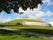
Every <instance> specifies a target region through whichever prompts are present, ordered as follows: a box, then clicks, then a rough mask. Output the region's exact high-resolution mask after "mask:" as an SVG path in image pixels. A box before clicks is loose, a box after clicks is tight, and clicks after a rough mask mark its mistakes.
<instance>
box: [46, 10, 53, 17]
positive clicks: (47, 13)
mask: <svg viewBox="0 0 53 40" xmlns="http://www.w3.org/2000/svg"><path fill="white" fill-rule="evenodd" d="M45 15H46V16H52V15H53V12H51V11H47V12H46V14H45Z"/></svg>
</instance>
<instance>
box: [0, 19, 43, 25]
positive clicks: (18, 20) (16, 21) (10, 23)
mask: <svg viewBox="0 0 53 40" xmlns="http://www.w3.org/2000/svg"><path fill="white" fill-rule="evenodd" d="M22 21H26V22H43V21H41V20H33V19H17V20H12V21H9V22H5V23H2V24H1V25H15V24H16V23H18V22H22Z"/></svg>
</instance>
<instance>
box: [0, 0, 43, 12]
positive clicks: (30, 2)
mask: <svg viewBox="0 0 53 40" xmlns="http://www.w3.org/2000/svg"><path fill="white" fill-rule="evenodd" d="M38 4H42V0H0V12H1V11H2V10H4V11H6V12H7V13H10V11H11V9H14V12H17V13H18V10H19V7H22V9H23V10H27V8H30V9H33V8H37V6H38Z"/></svg>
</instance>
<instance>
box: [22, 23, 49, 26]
mask: <svg viewBox="0 0 53 40" xmlns="http://www.w3.org/2000/svg"><path fill="white" fill-rule="evenodd" d="M22 24H23V25H38V26H49V24H47V23H43V22H22Z"/></svg>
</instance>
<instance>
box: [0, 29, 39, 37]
mask: <svg viewBox="0 0 53 40" xmlns="http://www.w3.org/2000/svg"><path fill="white" fill-rule="evenodd" d="M0 35H2V36H12V35H22V36H24V37H31V36H34V35H29V34H26V33H25V32H22V30H17V31H9V30H3V29H0ZM35 37H36V36H35ZM37 37H38V36H37Z"/></svg>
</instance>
